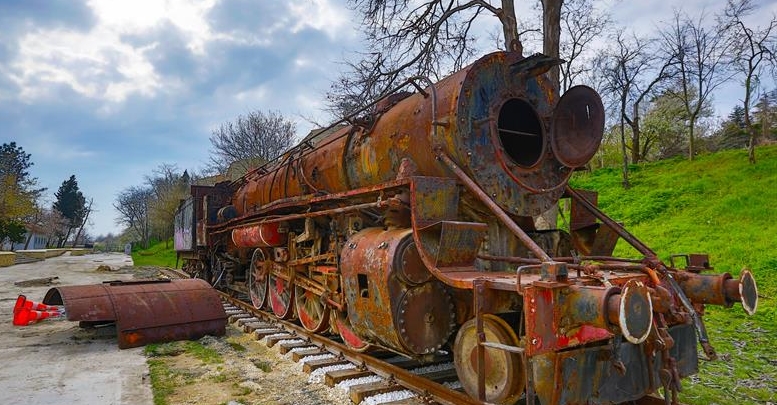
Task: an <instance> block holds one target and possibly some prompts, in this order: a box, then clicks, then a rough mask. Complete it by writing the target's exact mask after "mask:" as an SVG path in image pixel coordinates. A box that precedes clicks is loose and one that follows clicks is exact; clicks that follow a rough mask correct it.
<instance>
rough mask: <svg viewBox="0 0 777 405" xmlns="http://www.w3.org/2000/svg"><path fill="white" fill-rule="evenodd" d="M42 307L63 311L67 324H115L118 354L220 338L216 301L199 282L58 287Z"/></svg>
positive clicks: (221, 327) (222, 321) (219, 307)
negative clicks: (148, 346)
mask: <svg viewBox="0 0 777 405" xmlns="http://www.w3.org/2000/svg"><path fill="white" fill-rule="evenodd" d="M43 302H44V303H47V304H50V305H64V306H65V311H66V313H67V318H68V320H70V321H79V322H85V323H103V322H111V321H115V322H116V332H117V335H118V340H119V348H121V349H127V348H130V347H137V346H143V345H146V344H149V343H154V342H166V341H172V340H183V339H198V338H200V337H202V336H204V335H217V336H220V335H223V334H224V333H225V325H226V313H225V312H224V308H223V307H222V305H221V300H220V299H219V295H218V293H217V292H216V290H214V289H213V288H212V287H211V286H210V285H209V284H208V283H207V282H205V281H204V280H199V279H183V280H147V281H130V282H121V281H116V282H107V283H103V284H95V285H78V286H62V287H56V288H52V289H50V290H49V291H48V292H47V293H46V296H45V298H44V299H43Z"/></svg>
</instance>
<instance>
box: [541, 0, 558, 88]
mask: <svg viewBox="0 0 777 405" xmlns="http://www.w3.org/2000/svg"><path fill="white" fill-rule="evenodd" d="M562 3H563V0H542V6H543V13H542V35H543V46H542V52H543V53H545V55H548V56H552V57H554V58H558V57H559V50H558V48H559V41H560V38H561V4H562ZM548 75H549V76H550V80H551V82H552V83H553V88H554V89H556V91H557V92H558V89H559V67H558V66H553V67H552V68H550V71H549V72H548Z"/></svg>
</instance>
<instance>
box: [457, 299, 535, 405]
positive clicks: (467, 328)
mask: <svg viewBox="0 0 777 405" xmlns="http://www.w3.org/2000/svg"><path fill="white" fill-rule="evenodd" d="M483 332H484V334H485V335H486V342H493V343H499V344H503V345H509V346H518V345H519V343H518V337H517V336H516V335H515V332H514V331H513V330H512V328H510V326H509V325H508V324H507V322H505V321H504V320H502V318H499V317H497V316H495V315H490V314H486V315H483ZM477 347H478V335H477V326H476V324H475V319H474V318H473V319H470V320H469V321H467V322H465V323H464V325H462V327H461V329H459V333H458V334H457V335H456V342H455V343H454V347H453V360H454V364H455V366H456V374H457V375H458V376H459V381H461V385H462V387H464V390H465V391H467V394H469V395H470V396H471V397H473V398H477V397H478V367H477ZM484 352H485V353H484V356H483V357H484V360H485V388H486V398H485V400H486V402H488V403H493V404H514V403H515V402H516V401H517V400H518V398H520V396H521V394H522V393H523V390H524V385H525V379H524V378H525V376H524V370H523V363H522V361H521V356H520V355H518V354H516V353H512V352H508V351H505V350H501V349H495V348H490V347H486V348H485V350H484Z"/></svg>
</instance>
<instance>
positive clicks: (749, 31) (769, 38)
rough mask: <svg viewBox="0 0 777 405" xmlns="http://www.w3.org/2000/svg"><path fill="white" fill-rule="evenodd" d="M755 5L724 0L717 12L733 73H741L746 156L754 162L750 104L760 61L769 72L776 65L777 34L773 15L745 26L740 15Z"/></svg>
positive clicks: (754, 134) (744, 0)
mask: <svg viewBox="0 0 777 405" xmlns="http://www.w3.org/2000/svg"><path fill="white" fill-rule="evenodd" d="M754 10H755V6H754V5H753V2H752V1H751V0H728V2H727V3H726V8H725V10H724V12H723V15H722V16H721V20H722V24H723V25H724V29H725V30H726V33H727V34H728V38H729V40H730V41H731V43H732V44H733V48H732V51H733V59H734V60H733V66H734V69H735V71H736V74H737V75H739V76H743V85H744V91H745V98H744V100H743V107H744V113H745V115H744V119H745V128H746V129H747V132H748V134H749V142H748V145H747V151H748V153H747V157H748V159H749V160H750V163H755V143H756V140H757V138H758V131H757V129H756V128H755V126H754V125H753V123H752V120H751V114H750V112H751V107H752V104H753V102H754V101H755V100H756V99H757V98H758V90H759V89H758V86H759V84H760V82H761V75H762V73H763V70H764V67H765V66H764V65H765V64H766V65H769V67H770V68H771V70H772V72H774V71H775V67H776V65H777V56H775V54H777V37H776V36H775V35H774V34H773V33H772V32H773V31H775V30H777V16H775V15H774V14H773V15H772V19H771V20H770V21H769V24H768V25H766V27H756V28H751V27H748V26H747V24H745V22H744V20H743V19H744V18H745V17H747V16H748V15H751V14H752V13H753V11H754Z"/></svg>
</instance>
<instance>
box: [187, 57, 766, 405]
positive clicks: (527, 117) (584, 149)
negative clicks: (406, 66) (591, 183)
mask: <svg viewBox="0 0 777 405" xmlns="http://www.w3.org/2000/svg"><path fill="white" fill-rule="evenodd" d="M556 63H558V61H557V60H555V59H552V58H549V57H546V56H543V55H534V56H531V57H524V56H522V55H520V54H518V53H505V52H497V53H493V54H489V55H487V56H484V57H482V58H481V59H479V60H478V61H476V62H475V63H473V64H472V65H470V66H468V67H466V68H464V69H462V70H461V71H458V72H456V73H454V74H452V75H451V76H449V77H447V78H445V79H443V80H441V81H440V82H438V83H435V84H432V83H431V82H430V81H429V80H427V79H424V78H413V79H411V80H409V81H408V83H407V85H405V86H404V87H403V88H408V86H413V87H414V88H415V90H416V91H415V92H414V93H410V92H406V91H397V92H395V93H393V94H391V95H390V96H388V97H385V98H383V99H381V100H379V101H377V102H376V103H374V104H373V105H372V106H371V107H370V108H369V109H365V110H364V111H363V112H361V113H358V114H354V115H352V116H350V117H348V118H346V119H344V120H343V121H341V122H340V123H337V124H334V125H332V126H331V127H329V128H327V129H325V130H322V131H320V132H318V133H316V134H313V135H311V136H308V138H307V139H304V140H303V141H302V142H301V143H300V144H299V145H297V146H295V147H293V148H292V149H290V150H289V151H287V152H286V153H285V154H283V155H282V156H280V157H279V158H278V159H276V160H274V161H271V162H269V163H267V164H265V165H263V166H262V167H259V168H258V169H256V170H253V171H251V172H249V173H247V174H246V175H245V176H243V177H241V178H240V179H238V180H236V181H232V182H224V183H220V184H217V185H216V186H213V187H209V186H193V187H192V196H191V198H190V199H189V200H187V201H185V202H183V203H182V205H181V207H180V209H179V211H178V213H177V216H176V228H175V235H176V238H175V246H176V250H178V252H179V255H180V256H181V257H182V258H183V259H184V268H185V269H186V270H187V271H188V272H189V273H190V274H192V275H194V276H199V277H202V278H205V279H207V280H209V281H210V282H211V283H212V284H214V285H215V286H217V287H219V288H223V289H227V290H230V291H233V292H234V293H235V294H241V293H242V294H245V295H246V296H247V297H250V299H251V301H252V303H253V305H255V306H256V307H264V308H266V309H267V310H268V311H271V312H272V313H274V314H275V315H276V316H277V317H278V318H283V319H297V320H298V322H299V323H300V324H301V325H302V326H304V327H305V328H306V329H308V330H310V331H314V332H331V333H335V334H339V335H340V336H341V337H342V340H343V341H344V342H345V343H346V344H347V345H348V346H350V347H351V348H353V349H356V350H366V349H368V348H370V347H381V348H384V349H389V350H392V351H394V352H397V353H400V354H403V355H406V356H409V357H413V358H417V359H424V358H428V357H430V356H431V355H433V354H435V353H436V352H438V351H440V350H447V351H449V352H452V353H453V354H454V362H455V367H456V370H457V374H458V376H459V380H460V381H461V383H462V385H463V387H464V389H465V390H466V391H467V393H469V394H470V395H471V396H472V397H474V398H478V399H480V400H482V401H486V402H489V403H497V404H512V403H516V402H518V401H519V400H521V398H527V400H526V403H533V401H538V402H539V403H542V404H544V405H548V404H580V403H592V404H610V403H621V402H628V401H634V400H638V399H640V398H642V397H644V396H646V395H649V394H651V393H655V392H656V391H657V390H659V389H661V388H663V389H664V392H665V395H667V398H671V396H672V394H673V393H676V391H677V390H678V389H679V388H680V380H681V379H682V378H683V377H686V376H688V375H691V374H694V373H696V372H697V368H698V356H697V344H701V345H702V347H703V349H704V351H705V353H706V355H707V356H709V357H715V353H714V350H713V348H712V346H710V344H709V342H708V339H707V333H706V330H705V327H704V322H703V320H702V314H703V307H704V305H707V304H713V305H723V306H731V305H732V304H733V303H736V302H741V303H742V306H743V307H744V309H745V311H747V312H749V313H752V312H753V311H755V309H756V305H757V290H756V285H755V281H754V279H753V277H752V275H751V274H750V273H749V272H747V271H744V272H743V273H742V275H741V276H740V277H739V278H738V279H733V278H732V277H731V275H729V274H719V275H708V274H702V273H701V272H702V271H703V270H706V269H708V268H709V265H708V264H707V260H706V256H704V255H684V256H680V257H673V260H672V261H671V262H670V263H669V264H666V263H664V262H662V261H661V260H660V259H658V257H657V255H656V253H655V252H653V250H651V249H650V248H649V247H648V246H646V245H645V244H644V243H642V242H641V241H639V240H638V239H637V238H635V237H634V236H633V235H631V234H630V233H629V232H628V231H626V230H625V229H624V228H623V227H622V226H621V225H620V224H618V223H617V222H615V221H613V220H612V219H610V218H609V217H607V216H606V215H605V214H603V213H602V212H601V211H600V210H599V209H598V208H597V206H596V194H595V193H592V192H586V191H582V190H575V189H573V188H571V187H569V185H568V184H567V183H568V180H569V178H570V176H571V174H572V173H573V171H574V170H576V169H578V168H581V167H582V166H584V165H586V163H587V162H588V161H589V160H590V159H591V158H592V157H593V156H594V154H595V153H596V151H597V149H598V147H599V144H600V141H601V137H602V133H603V127H604V109H603V107H602V102H601V99H600V97H599V95H598V94H597V93H596V92H595V91H594V90H592V89H591V88H588V87H584V86H578V87H574V88H572V89H570V90H569V91H567V92H566V93H565V94H564V95H563V96H562V97H560V98H559V97H558V95H557V93H556V92H555V90H554V89H553V86H552V85H551V83H550V81H549V79H548V78H547V77H546V76H545V72H547V70H548V69H549V68H550V67H551V66H553V65H554V64H556ZM562 198H566V199H569V201H570V202H569V203H568V206H570V207H571V215H570V221H569V222H570V225H569V227H568V229H565V230H561V229H540V227H538V226H536V225H535V220H536V218H537V217H538V216H539V215H540V214H542V213H543V212H546V211H548V210H549V209H551V208H554V207H556V206H558V204H559V201H560V200H561V199H562ZM619 239H622V240H625V241H626V242H627V243H628V244H630V245H632V246H633V247H634V248H635V250H636V251H637V252H639V255H640V256H641V257H639V258H636V259H634V258H631V259H629V258H618V257H613V249H614V247H615V244H616V242H617V241H618V240H619ZM675 261H679V262H682V263H678V264H677V265H675V263H674V262H675ZM680 267H682V268H680ZM675 401H676V398H675Z"/></svg>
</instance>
